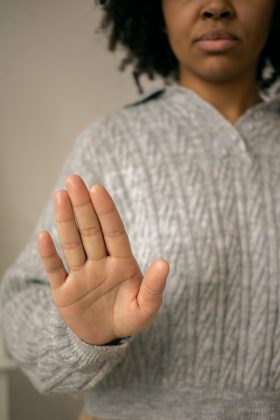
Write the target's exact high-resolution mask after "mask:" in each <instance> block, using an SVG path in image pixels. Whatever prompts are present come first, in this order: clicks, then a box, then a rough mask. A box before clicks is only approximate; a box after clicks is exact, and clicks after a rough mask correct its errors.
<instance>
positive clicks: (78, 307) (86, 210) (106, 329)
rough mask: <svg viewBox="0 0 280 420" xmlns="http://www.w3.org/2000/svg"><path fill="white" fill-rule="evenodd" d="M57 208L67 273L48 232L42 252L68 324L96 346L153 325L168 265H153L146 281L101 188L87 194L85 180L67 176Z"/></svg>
mask: <svg viewBox="0 0 280 420" xmlns="http://www.w3.org/2000/svg"><path fill="white" fill-rule="evenodd" d="M54 206H55V214H56V221H57V229H58V234H59V239H60V242H61V246H62V249H63V252H64V256H65V259H66V262H67V265H68V268H67V270H66V269H65V267H64V265H63V263H62V260H61V258H60V257H59V255H58V254H57V251H56V248H55V246H54V243H53V240H52V238H51V236H50V234H49V233H48V232H41V233H40V234H39V236H38V248H39V253H40V257H41V259H42V262H43V264H44V267H45V270H46V272H47V274H48V278H49V282H50V285H51V289H52V295H53V299H54V302H55V305H56V306H57V309H58V311H59V313H60V314H61V316H62V318H63V320H64V321H65V323H66V324H67V325H68V326H69V327H70V329H71V330H72V331H73V332H74V333H75V334H76V335H77V336H78V337H80V338H81V339H82V340H83V341H85V342H87V343H89V344H96V345H102V344H105V343H108V342H110V341H112V340H114V339H116V338H121V337H126V336H131V335H134V334H136V333H137V332H139V331H141V330H143V329H144V328H146V327H147V326H148V325H150V324H151V323H152V321H153V320H154V318H155V316H156V314H157V312H158V310H159V308H160V305H161V302H162V294H163V291H164V288H165V284H166V279H167V276H168V271H169V265H168V263H167V261H165V260H158V261H155V262H154V263H153V264H152V265H151V266H150V267H149V269H148V270H147V272H146V273H145V275H144V277H143V275H142V273H141V271H140V269H139V267H138V264H137V262H136V260H135V258H134V256H133V254H132V251H131V247H130V243H129V239H128V236H127V233H126V231H125V228H124V225H123V222H122V220H121V218H120V216H119V213H118V211H117V209H116V206H115V204H114V202H113V200H112V198H111V197H110V195H109V194H108V192H107V191H106V190H105V188H103V187H102V186H101V185H94V186H93V187H92V188H91V190H90V191H89V190H88V188H87V187H86V185H85V183H84V182H83V180H82V178H81V177H79V176H78V175H72V176H69V177H68V178H67V179H66V190H59V191H57V192H56V194H55V197H54Z"/></svg>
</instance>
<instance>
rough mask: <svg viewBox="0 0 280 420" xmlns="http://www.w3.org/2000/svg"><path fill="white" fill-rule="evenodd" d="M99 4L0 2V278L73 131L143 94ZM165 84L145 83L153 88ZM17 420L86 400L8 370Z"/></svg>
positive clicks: (71, 410) (75, 407)
mask: <svg viewBox="0 0 280 420" xmlns="http://www.w3.org/2000/svg"><path fill="white" fill-rule="evenodd" d="M100 16H101V15H100V10H99V9H98V8H97V7H96V6H95V2H94V0H79V1H77V0H0V51H1V56H0V57H1V58H0V98H1V101H0V142H1V152H0V171H1V172H0V189H1V218H0V223H1V235H0V241H1V252H0V276H1V275H2V274H3V272H4V271H5V269H6V268H7V267H8V265H9V264H10V263H12V261H13V260H14V259H15V258H16V256H17V254H18V253H19V251H20V250H21V248H22V247H23V245H24V243H25V242H26V241H27V239H28V237H29V235H30V233H31V231H32V229H33V227H34V225H35V223H36V220H37V218H38V216H39V214H40V212H41V210H42V209H43V207H44V206H45V204H46V202H47V201H48V199H49V196H50V193H51V191H52V189H53V187H54V184H55V182H56V180H57V178H58V174H59V172H60V168H61V166H62V164H63V162H64V160H65V158H66V156H67V154H68V153H69V151H70V150H71V148H72V146H73V143H74V140H75V138H76V137H77V135H78V134H79V133H80V132H81V130H83V129H84V128H85V127H86V126H87V125H88V124H89V123H91V122H92V121H93V120H95V119H96V118H97V117H98V116H101V115H105V114H107V113H110V112H113V111H114V110H117V109H118V108H119V107H120V106H122V105H124V104H125V103H127V102H130V101H133V100H134V99H136V98H137V97H138V92H137V89H136V86H135V84H134V82H133V79H132V76H131V71H130V70H128V71H127V72H126V73H125V74H122V73H120V72H119V71H118V65H119V62H120V58H121V57H122V56H123V53H122V51H119V52H118V53H117V54H111V53H110V52H108V51H107V42H106V38H105V36H104V35H103V34H98V33H96V30H97V28H98V23H99V21H100ZM160 84H161V82H160V81H156V82H155V83H153V84H152V83H149V82H147V81H146V82H145V81H144V86H145V90H146V91H147V92H148V91H149V90H151V89H154V88H156V87H157V86H159V85H160ZM10 382H11V420H47V419H48V420H50V419H55V420H64V419H65V420H66V419H67V420H72V419H76V417H77V414H78V412H79V411H80V407H81V396H80V397H73V396H71V397H67V396H63V397H62V396H42V395H39V394H38V393H37V392H36V391H35V390H34V389H33V387H32V386H31V385H30V384H29V382H28V380H27V379H26V378H25V376H24V375H22V374H21V373H20V371H19V370H15V371H14V372H13V373H12V374H11V381H10Z"/></svg>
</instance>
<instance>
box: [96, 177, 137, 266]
mask: <svg viewBox="0 0 280 420" xmlns="http://www.w3.org/2000/svg"><path fill="white" fill-rule="evenodd" d="M90 196H91V200H92V203H93V206H94V208H95V211H96V214H97V216H98V219H99V222H100V225H101V229H102V233H103V237H104V240H105V245H106V248H107V251H108V253H109V254H110V255H111V256H112V257H117V258H127V257H131V255H132V252H131V247H130V243H129V239H128V236H127V233H126V231H125V227H124V224H123V222H122V220H121V218H120V215H119V213H118V210H117V208H116V206H115V204H114V202H113V200H112V198H111V197H110V195H109V193H108V192H107V191H106V189H105V188H104V187H102V186H101V185H98V184H96V185H94V186H93V187H92V188H91V190H90Z"/></svg>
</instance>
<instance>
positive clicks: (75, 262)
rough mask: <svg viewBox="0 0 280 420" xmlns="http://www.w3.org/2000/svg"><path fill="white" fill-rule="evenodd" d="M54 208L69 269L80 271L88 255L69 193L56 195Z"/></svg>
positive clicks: (57, 193)
mask: <svg viewBox="0 0 280 420" xmlns="http://www.w3.org/2000/svg"><path fill="white" fill-rule="evenodd" d="M54 206H55V214H56V223H57V230H58V235H59V239H60V243H61V247H62V249H63V253H64V256H65V259H66V261H67V264H68V267H69V269H70V270H72V271H76V270H79V269H80V268H81V267H82V266H83V265H84V264H85V262H86V255H85V251H84V248H83V244H82V241H81V237H80V233H79V231H78V227H77V224H76V220H75V215H74V212H73V207H72V203H71V200H70V198H69V195H68V192H67V191H64V190H60V191H57V192H56V193H55V196H54Z"/></svg>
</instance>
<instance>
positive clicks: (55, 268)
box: [46, 260, 63, 274]
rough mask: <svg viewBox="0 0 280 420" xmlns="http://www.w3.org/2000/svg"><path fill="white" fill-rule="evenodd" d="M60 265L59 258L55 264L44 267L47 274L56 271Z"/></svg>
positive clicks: (59, 268) (60, 267)
mask: <svg viewBox="0 0 280 420" xmlns="http://www.w3.org/2000/svg"><path fill="white" fill-rule="evenodd" d="M62 267H63V265H62V261H61V260H59V261H58V262H57V263H56V264H52V265H50V266H49V267H46V272H47V274H53V273H56V272H57V271H59V270H61V269H62Z"/></svg>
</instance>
